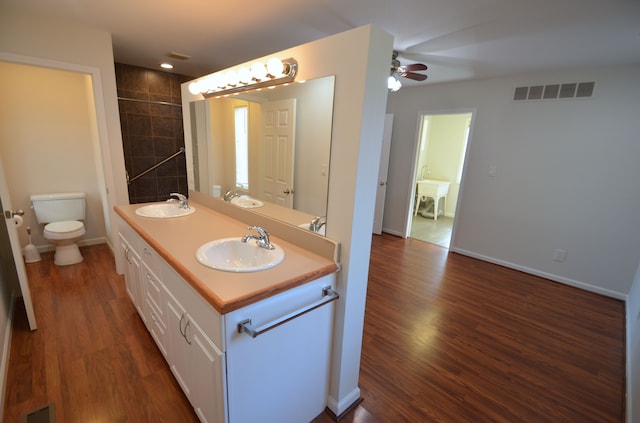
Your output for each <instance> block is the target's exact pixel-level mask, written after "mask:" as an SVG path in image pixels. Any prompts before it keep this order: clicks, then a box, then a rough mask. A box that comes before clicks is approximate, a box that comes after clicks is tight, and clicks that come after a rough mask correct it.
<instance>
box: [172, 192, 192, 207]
mask: <svg viewBox="0 0 640 423" xmlns="http://www.w3.org/2000/svg"><path fill="white" fill-rule="evenodd" d="M172 197H176V198H172ZM167 201H168V202H170V203H171V202H174V201H177V202H178V204H179V205H180V208H181V209H188V208H189V200H188V199H187V197H186V196H184V195H182V194H180V193H179V192H172V193H171V194H169V199H168V200H167Z"/></svg>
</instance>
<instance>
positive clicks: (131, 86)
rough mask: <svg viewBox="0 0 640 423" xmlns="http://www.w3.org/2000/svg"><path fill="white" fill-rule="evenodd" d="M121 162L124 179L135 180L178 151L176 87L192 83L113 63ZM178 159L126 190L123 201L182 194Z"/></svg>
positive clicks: (181, 138)
mask: <svg viewBox="0 0 640 423" xmlns="http://www.w3.org/2000/svg"><path fill="white" fill-rule="evenodd" d="M115 69H116V84H117V88H118V106H119V108H120V125H121V126H122V143H123V147H124V162H125V167H126V169H127V172H128V173H129V177H130V178H133V177H135V176H136V175H139V174H140V173H142V172H143V171H145V170H146V169H148V168H149V167H151V166H153V165H154V164H156V163H159V162H161V161H162V160H164V159H166V158H167V157H169V156H171V155H172V154H174V153H176V152H177V151H178V150H179V149H180V147H184V132H183V128H182V100H181V95H180V84H181V83H183V82H185V81H188V80H190V79H193V78H192V77H189V76H185V75H176V74H173V73H168V72H161V71H156V70H151V69H145V68H139V67H136V66H130V65H125V64H121V63H116V64H115ZM187 191H188V188H187V168H186V162H185V156H184V154H180V155H178V156H177V157H175V158H173V159H171V160H170V161H168V162H167V163H165V164H163V165H161V166H160V167H158V168H157V169H155V170H153V171H151V172H149V173H147V174H146V175H144V176H142V177H140V178H139V179H136V180H135V181H134V182H132V183H131V184H130V185H129V202H130V203H132V204H134V203H146V202H150V201H163V200H166V199H167V198H168V195H169V193H171V192H181V193H183V194H187Z"/></svg>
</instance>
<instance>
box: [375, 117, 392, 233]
mask: <svg viewBox="0 0 640 423" xmlns="http://www.w3.org/2000/svg"><path fill="white" fill-rule="evenodd" d="M392 128H393V115H391V114H387V115H385V117H384V131H383V133H382V154H380V170H378V193H377V194H376V209H375V214H374V216H373V233H374V234H377V235H380V234H381V233H382V217H383V215H384V200H385V197H386V195H387V174H388V172H389V154H390V152H391V129H392Z"/></svg>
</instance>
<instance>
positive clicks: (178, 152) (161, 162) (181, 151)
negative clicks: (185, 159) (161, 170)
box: [127, 147, 184, 185]
mask: <svg viewBox="0 0 640 423" xmlns="http://www.w3.org/2000/svg"><path fill="white" fill-rule="evenodd" d="M182 153H184V147H180V150H178V151H176V152H175V153H173V154H172V155H170V156H169V157H167V158H166V159H164V160H162V161H160V162H158V163H156V164H154V165H153V166H151V167H150V168H149V169H147V170H145V171H143V172H141V173H139V174H138V175H136V176H134V177H133V178H129V173H128V172H127V185H131V182H133V181H135V180H136V179H138V178H139V177H141V176H144V175H146V174H147V173H149V172H151V171H152V170H153V169H155V168H157V167H159V166H162V165H163V164H165V163H166V162H168V161H169V160H171V159H173V158H174V157H177V156H179V155H180V154H182Z"/></svg>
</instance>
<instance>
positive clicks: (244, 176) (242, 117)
mask: <svg viewBox="0 0 640 423" xmlns="http://www.w3.org/2000/svg"><path fill="white" fill-rule="evenodd" d="M234 113H235V116H234V119H235V139H236V188H241V189H245V190H248V189H249V136H248V133H249V108H248V107H246V106H242V107H236V108H235V111H234Z"/></svg>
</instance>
